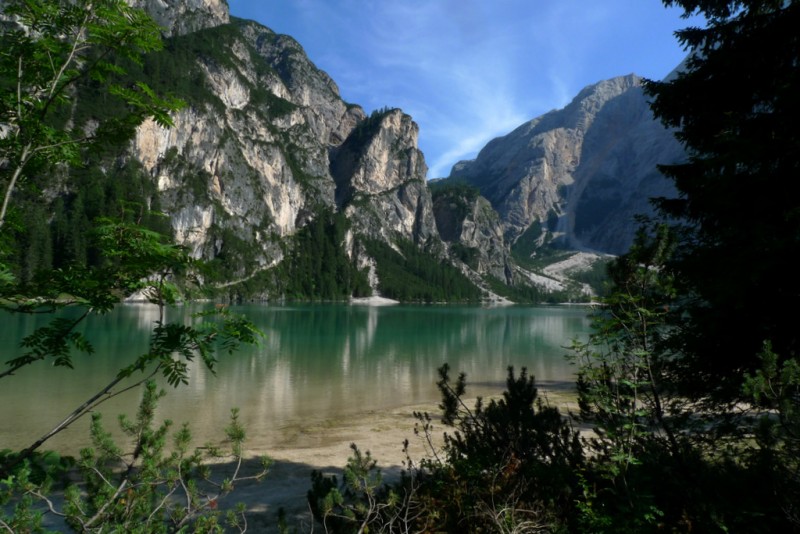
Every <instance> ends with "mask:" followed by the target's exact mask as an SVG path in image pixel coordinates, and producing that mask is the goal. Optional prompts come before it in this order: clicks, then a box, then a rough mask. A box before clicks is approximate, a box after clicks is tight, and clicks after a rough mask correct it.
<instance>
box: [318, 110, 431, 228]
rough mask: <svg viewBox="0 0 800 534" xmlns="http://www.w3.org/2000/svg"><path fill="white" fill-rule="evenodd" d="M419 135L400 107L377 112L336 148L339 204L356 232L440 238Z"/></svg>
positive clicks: (334, 172)
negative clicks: (418, 141) (418, 142)
mask: <svg viewBox="0 0 800 534" xmlns="http://www.w3.org/2000/svg"><path fill="white" fill-rule="evenodd" d="M418 134H419V127H418V126H417V124H416V123H415V122H414V121H413V120H411V117H409V116H408V115H406V114H405V113H403V112H402V111H400V110H399V109H395V110H391V111H385V112H376V113H375V114H374V115H373V116H371V117H370V118H369V119H367V120H366V121H364V122H363V123H361V124H359V125H358V126H357V127H356V129H355V130H353V132H352V134H351V135H350V137H349V138H348V139H347V140H346V141H345V143H344V144H343V145H342V146H341V147H340V148H338V149H334V150H333V151H332V161H331V172H332V175H333V178H334V180H335V183H336V203H337V205H338V206H339V208H340V209H345V212H346V214H347V216H348V218H349V219H351V220H352V221H354V222H355V227H356V231H358V232H360V233H362V234H364V235H367V236H370V237H373V238H380V239H384V240H390V239H391V238H392V237H400V238H403V239H407V240H411V241H414V242H415V243H424V242H427V241H428V240H430V239H438V234H437V233H436V227H435V223H434V220H433V206H432V202H431V198H430V193H429V191H428V188H427V185H426V183H425V175H426V173H427V166H426V165H425V158H424V156H423V155H422V152H420V150H419V148H418V146H417V138H418Z"/></svg>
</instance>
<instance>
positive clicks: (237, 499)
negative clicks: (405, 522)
mask: <svg viewBox="0 0 800 534" xmlns="http://www.w3.org/2000/svg"><path fill="white" fill-rule="evenodd" d="M539 395H540V397H541V398H542V400H543V401H544V402H545V404H547V405H550V406H555V407H556V408H558V409H559V410H560V411H562V412H563V413H565V414H566V413H569V412H570V411H572V412H575V411H576V410H577V399H576V393H575V391H574V390H570V389H567V388H565V387H559V386H558V385H555V386H554V387H552V388H544V387H541V386H540V387H539ZM500 397H501V395H492V396H489V397H485V398H484V400H485V401H488V400H491V399H496V398H500ZM476 400H477V397H470V398H469V399H466V402H467V405H469V406H472V405H474V403H475V401H476ZM415 411H416V412H426V411H427V412H428V413H429V414H431V418H432V420H433V430H434V435H433V437H434V441H435V442H436V443H437V445H440V444H441V442H442V434H443V433H444V432H445V431H449V430H450V428H449V427H445V426H444V425H443V424H442V423H441V418H440V417H439V413H440V410H439V408H438V405H437V404H435V403H430V404H421V405H408V406H401V407H397V408H394V409H391V410H387V411H377V410H368V411H364V412H362V413H359V414H354V415H352V416H348V417H342V418H340V419H336V420H332V421H325V422H318V423H317V424H312V425H308V426H306V425H304V426H302V427H300V425H297V426H298V428H297V431H298V439H296V440H294V441H293V442H292V443H286V444H285V445H282V446H279V447H274V448H273V449H272V450H270V451H266V452H267V455H268V456H269V457H270V458H271V459H272V460H273V462H274V463H273V465H272V467H271V468H270V471H269V473H268V474H267V476H266V478H265V479H264V480H263V481H262V482H261V483H247V484H243V485H241V486H239V487H237V488H236V491H234V492H233V493H232V494H230V495H229V496H227V497H226V498H225V503H224V506H235V505H236V504H237V503H244V504H245V505H246V506H247V515H248V523H249V524H252V525H253V526H254V527H255V529H256V530H257V531H258V532H278V529H277V514H278V510H279V509H280V508H283V509H284V511H285V512H286V519H287V521H288V524H289V527H290V528H294V527H296V528H297V529H298V531H299V532H308V531H310V530H312V518H311V513H310V511H309V510H308V505H307V498H306V495H307V492H308V490H309V489H311V473H312V471H314V470H316V471H321V472H323V473H325V474H327V475H333V476H336V478H337V480H338V481H339V482H341V480H342V471H343V468H344V466H345V465H346V463H347V459H348V458H349V457H350V456H351V455H352V450H351V448H350V444H351V443H355V444H356V445H357V446H358V448H359V450H360V451H361V452H362V453H366V452H367V451H369V452H370V454H371V455H372V458H373V459H374V460H376V461H377V467H378V468H379V469H380V470H381V473H382V474H383V477H384V480H389V481H391V480H392V479H395V478H397V477H399V476H400V473H401V471H402V470H403V469H405V467H406V465H405V461H406V456H405V454H404V452H403V441H404V440H406V439H407V440H408V442H409V446H408V454H409V456H410V458H411V459H412V460H413V461H414V462H415V463H417V462H419V460H421V459H422V458H424V457H425V456H426V455H427V453H428V451H426V445H425V443H424V441H423V438H422V437H421V436H416V435H415V434H414V424H415V422H416V419H415V418H414V416H413V413H414V412H415ZM245 446H246V447H247V444H245ZM245 454H246V457H247V458H248V459H249V460H251V461H252V460H254V459H256V458H257V457H258V456H259V455H260V454H261V451H257V450H255V449H253V448H247V449H246V452H245Z"/></svg>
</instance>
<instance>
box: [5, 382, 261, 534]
mask: <svg viewBox="0 0 800 534" xmlns="http://www.w3.org/2000/svg"><path fill="white" fill-rule="evenodd" d="M163 395H164V392H163V391H161V392H159V391H157V389H156V386H155V384H154V383H153V382H147V384H146V385H145V388H144V390H143V396H142V399H141V401H140V404H139V409H138V411H137V414H136V418H135V420H133V421H131V420H129V419H128V418H127V417H126V416H124V415H123V416H120V419H119V422H120V426H121V428H122V430H123V432H124V434H125V435H126V436H127V437H128V438H129V439H131V447H132V448H131V451H130V452H128V453H123V452H122V450H121V449H120V448H119V446H118V445H117V444H116V443H115V442H114V440H113V439H112V438H111V435H110V434H109V433H108V432H107V431H106V430H105V428H104V426H103V424H102V420H101V416H100V414H93V415H92V425H91V437H92V443H93V448H88V449H84V450H82V451H81V455H80V459H79V460H78V462H77V468H78V473H79V475H80V481H79V483H78V484H75V483H71V484H70V485H69V486H68V487H67V488H66V489H65V490H64V502H63V505H57V504H56V501H55V500H54V499H53V498H52V496H50V493H51V491H52V486H51V485H52V483H53V480H52V479H51V478H50V477H49V476H47V477H45V479H44V480H40V481H36V480H35V479H34V478H32V477H31V475H32V473H33V471H32V469H31V464H30V462H26V463H25V464H24V465H22V466H21V467H20V468H18V469H17V470H16V471H15V473H14V474H12V475H11V476H9V477H8V478H7V479H6V480H5V481H4V482H3V487H0V503H2V504H9V503H13V504H14V509H13V513H12V514H11V516H6V515H4V514H3V513H0V526H3V527H6V528H10V529H12V530H13V531H15V532H23V531H37V530H38V529H39V526H40V525H41V523H42V515H43V513H44V512H48V513H50V514H52V515H53V516H55V517H59V518H61V519H62V520H63V521H64V523H65V524H66V525H68V526H69V527H70V528H71V529H72V530H74V531H75V532H101V531H106V530H110V531H124V532H174V531H179V530H181V529H188V528H192V529H193V530H194V531H195V532H221V531H222V526H223V524H225V523H227V525H228V526H229V527H231V528H236V529H237V530H239V531H242V532H243V531H244V530H246V528H247V521H246V518H245V516H244V513H243V507H241V506H237V507H235V508H233V509H231V510H229V511H228V512H227V514H226V516H225V520H224V521H221V520H222V519H223V516H222V514H221V512H220V510H219V505H220V502H221V500H222V499H223V498H224V497H225V496H226V495H228V494H229V493H230V492H231V491H232V490H233V488H234V485H235V484H237V483H240V482H244V481H248V480H261V479H262V478H263V477H264V475H265V474H266V472H267V469H268V468H269V465H270V461H269V460H268V459H267V458H262V459H261V463H260V467H259V468H258V470H257V472H255V473H253V474H249V475H246V476H245V475H243V473H242V460H243V458H242V450H243V449H242V444H243V443H244V440H245V432H244V429H243V428H242V426H241V423H240V422H239V419H238V412H237V411H236V410H233V411H232V413H231V422H230V425H229V426H228V427H227V428H226V429H225V434H226V437H227V439H228V441H229V443H230V452H229V453H227V454H223V453H222V452H221V451H220V449H218V448H217V447H212V446H210V445H207V446H206V447H204V449H205V450H202V449H194V450H193V451H191V450H190V443H191V432H190V430H189V428H188V426H187V425H183V426H182V427H181V428H180V429H179V430H177V431H176V432H174V433H173V435H172V441H173V443H172V445H171V446H169V445H168V443H169V441H168V438H169V434H170V429H171V427H172V423H171V422H170V421H164V422H163V423H161V424H156V422H155V412H156V408H157V403H158V400H159V399H160V398H161V397H162V396H163ZM170 451H171V452H170ZM206 459H212V460H213V461H214V462H215V463H219V462H220V460H222V459H228V460H229V465H230V466H231V467H230V468H229V469H228V471H229V473H228V474H227V476H224V478H223V477H222V473H218V474H217V475H215V476H212V470H211V468H210V467H209V466H208V465H207V464H206V463H205V460H206ZM52 473H53V470H51V469H49V470H48V475H50V474H52ZM4 509H5V508H0V510H4Z"/></svg>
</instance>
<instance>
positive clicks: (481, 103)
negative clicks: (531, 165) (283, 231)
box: [229, 0, 697, 178]
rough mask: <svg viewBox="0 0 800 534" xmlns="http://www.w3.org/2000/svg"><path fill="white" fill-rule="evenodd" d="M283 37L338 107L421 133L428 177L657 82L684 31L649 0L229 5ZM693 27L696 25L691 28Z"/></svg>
mask: <svg viewBox="0 0 800 534" xmlns="http://www.w3.org/2000/svg"><path fill="white" fill-rule="evenodd" d="M229 4H230V10H231V14H232V15H234V16H237V17H240V18H246V19H253V20H257V21H258V22H260V23H262V24H263V25H265V26H267V27H268V28H271V29H272V30H274V31H276V32H278V33H284V34H288V35H291V36H292V37H294V38H295V39H297V41H299V42H300V44H301V45H302V46H303V48H304V49H305V51H306V53H307V54H308V56H309V57H310V58H311V60H312V61H313V62H314V63H315V64H316V65H317V66H318V67H319V68H321V69H322V70H324V71H326V72H327V73H328V74H330V75H331V77H332V78H333V79H334V81H335V82H336V83H337V85H338V86H339V89H340V91H341V94H342V98H344V99H345V100H346V101H348V102H352V103H354V104H359V105H361V106H363V107H364V109H365V111H366V112H367V113H369V112H371V111H372V110H374V109H378V108H382V107H385V106H386V107H392V108H393V107H399V108H401V109H403V111H405V112H406V113H408V114H409V115H411V116H412V117H413V118H414V120H415V121H416V122H417V123H418V124H419V126H420V139H419V144H420V148H421V149H422V151H423V152H424V154H425V160H426V162H427V163H428V166H429V168H430V170H429V173H428V176H429V178H437V177H442V176H447V175H448V174H449V173H450V168H451V167H452V165H453V164H454V163H456V162H457V161H459V160H462V159H471V158H474V157H475V155H476V154H477V152H478V151H479V150H480V149H481V148H482V147H483V146H484V145H485V144H486V143H487V142H488V141H489V140H491V139H493V138H495V137H497V136H500V135H504V134H506V133H508V132H510V131H511V130H512V129H514V128H515V127H517V126H519V125H520V124H522V123H524V122H526V121H528V120H530V119H532V118H534V117H537V116H539V115H542V114H543V113H546V112H547V111H550V110H552V109H557V108H561V107H563V106H564V105H566V104H567V103H568V102H569V101H570V100H571V99H572V98H573V97H574V96H575V95H577V93H578V92H579V91H580V90H581V89H582V88H583V87H585V86H587V85H590V84H593V83H596V82H598V81H600V80H604V79H607V78H612V77H614V76H620V75H625V74H630V73H636V74H639V75H641V76H645V77H647V78H653V79H661V78H663V77H665V76H666V75H667V74H668V73H669V72H670V71H671V70H672V69H673V68H674V67H676V66H677V65H678V64H679V63H680V61H681V60H682V59H683V58H684V56H685V55H686V53H685V51H684V50H682V48H681V47H680V45H679V44H678V42H677V40H676V39H675V37H674V35H673V32H674V31H675V30H676V29H679V28H684V27H686V26H687V25H689V22H687V21H686V20H684V19H681V18H680V14H681V11H680V10H677V9H666V8H665V7H664V6H663V4H662V3H661V2H660V1H659V0H277V1H274V0H229ZM695 23H697V22H695Z"/></svg>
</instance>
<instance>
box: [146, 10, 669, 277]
mask: <svg viewBox="0 0 800 534" xmlns="http://www.w3.org/2000/svg"><path fill="white" fill-rule="evenodd" d="M132 1H135V2H137V5H140V6H141V7H145V8H146V9H148V10H149V11H150V12H151V13H152V14H153V15H154V16H156V18H157V19H158V20H159V22H161V23H162V24H163V25H164V26H165V27H166V28H167V29H168V32H169V33H170V34H171V35H172V37H171V38H170V39H169V40H168V42H167V51H168V53H169V54H174V56H175V57H183V58H184V60H185V61H186V65H185V67H184V68H183V71H181V75H182V76H184V77H185V78H186V79H189V80H191V87H190V88H189V89H190V91H189V93H190V97H189V98H187V102H188V104H189V105H188V106H187V107H186V108H184V109H183V110H181V111H180V112H179V113H177V114H176V116H175V126H174V127H173V128H171V129H169V130H164V129H161V128H159V127H158V126H156V125H155V124H153V123H146V124H144V125H142V127H140V128H139V130H138V132H137V135H136V138H135V141H134V143H133V145H132V147H131V151H130V157H131V158H133V159H135V160H137V161H138V162H140V163H141V165H142V166H143V168H144V169H145V171H146V172H147V173H149V174H150V175H151V176H152V177H153V179H154V180H155V182H156V183H157V184H158V189H159V191H160V200H161V204H162V208H163V209H164V211H166V212H168V213H169V214H170V218H171V221H172V226H173V230H174V232H175V235H176V238H177V240H178V241H179V242H180V243H182V244H185V245H187V246H188V247H189V248H190V250H191V251H192V254H193V255H194V256H195V257H198V258H203V259H206V260H212V261H216V260H220V259H221V258H224V261H225V262H226V265H227V266H228V267H227V270H226V271H225V276H226V277H227V279H233V280H245V279H248V278H249V277H251V276H253V275H254V274H255V273H257V272H259V271H262V270H265V269H267V268H269V267H271V266H274V265H276V264H277V263H278V262H280V261H281V259H282V258H283V254H284V252H285V250H286V248H285V241H286V239H287V238H289V237H290V236H292V235H294V234H295V233H296V232H297V230H298V229H299V228H301V227H303V226H305V225H306V223H307V222H308V221H310V220H312V219H314V218H315V217H317V216H318V214H319V213H320V212H321V210H323V209H327V210H333V211H340V212H343V213H344V214H345V215H346V217H347V219H348V220H349V221H350V230H349V231H348V234H347V236H346V247H347V250H348V252H349V253H350V254H351V255H352V256H353V260H354V261H355V262H356V263H357V265H358V266H360V267H368V266H374V264H373V263H372V262H371V259H370V258H369V257H366V256H365V255H364V254H365V253H364V249H363V248H362V247H358V246H356V245H355V244H356V243H357V241H358V237H359V236H361V237H366V238H369V239H378V240H381V241H384V242H386V243H390V244H391V243H392V242H393V241H395V240H397V239H403V240H407V241H411V242H413V243H416V244H417V245H418V246H421V247H424V248H426V249H427V250H429V251H433V252H434V254H438V255H443V254H445V253H447V254H449V256H450V258H451V259H452V260H453V262H455V263H456V264H457V265H460V266H461V267H462V269H465V270H467V271H471V272H472V275H473V276H474V277H480V276H485V275H491V276H493V277H494V278H497V279H500V280H503V281H505V282H507V283H510V282H511V281H512V279H516V278H517V277H516V276H514V275H513V273H514V272H516V270H517V267H515V265H514V264H513V261H512V260H511V259H510V258H511V254H510V246H509V244H510V243H512V242H513V241H514V240H515V239H517V238H518V237H519V236H520V235H523V234H524V233H525V234H526V235H527V234H529V233H530V232H526V230H527V229H529V228H530V227H531V226H532V225H533V226H535V227H536V228H541V229H542V231H541V233H540V234H541V235H538V236H535V237H536V238H537V239H539V241H540V242H544V241H546V238H547V237H548V236H556V237H557V238H558V237H560V238H561V239H562V240H563V241H564V243H565V244H567V245H568V246H571V247H573V248H591V249H598V250H603V251H610V252H622V251H624V250H625V248H626V247H627V246H628V243H629V242H630V239H631V236H632V234H633V231H634V225H633V224H632V223H631V221H630V218H631V216H632V214H634V213H639V212H644V211H646V209H647V200H646V199H647V198H648V197H649V196H655V195H663V194H669V193H670V188H669V186H668V184H667V182H666V181H665V180H663V179H662V178H660V176H659V175H658V173H657V171H655V164H656V163H669V162H671V161H674V160H676V159H678V158H679V157H680V156H681V154H682V152H681V149H680V147H679V146H678V145H677V143H676V142H675V141H674V140H673V139H672V136H671V134H670V133H669V132H666V131H665V130H663V128H661V127H660V126H659V125H658V124H656V123H655V122H654V121H653V120H652V117H651V115H650V113H649V109H648V108H647V105H646V102H645V101H644V97H643V95H642V91H641V80H640V79H639V78H637V77H635V76H626V77H621V78H615V79H613V80H608V81H606V82H601V83H599V84H597V85H595V86H591V87H588V88H586V89H585V90H584V91H582V92H581V94H580V95H578V96H577V97H576V98H575V100H574V101H573V102H572V103H571V104H570V105H569V106H567V107H566V108H564V109H563V110H559V111H554V112H551V113H549V114H547V115H545V116H543V117H540V118H538V119H534V120H533V121H531V122H529V123H527V124H525V125H522V126H520V127H519V128H518V129H517V130H515V131H514V132H511V133H510V134H509V135H507V136H505V137H503V138H499V139H496V140H494V141H492V142H491V143H489V144H488V145H487V146H486V148H484V149H483V150H482V151H481V153H480V154H479V156H478V158H477V159H476V160H474V161H470V162H461V163H459V164H458V165H456V166H455V167H454V169H453V172H452V174H451V178H453V179H454V180H457V181H466V182H468V183H471V184H473V185H475V186H476V187H477V188H478V189H479V190H480V192H481V194H482V195H483V196H477V195H473V196H470V195H467V196H466V197H465V196H463V195H462V196H459V194H460V193H459V194H456V195H455V196H452V195H449V194H448V195H449V196H448V195H445V196H441V195H440V196H439V197H436V201H435V202H434V199H433V198H432V196H431V192H430V190H429V188H428V186H427V184H426V182H425V174H426V165H425V161H424V157H423V155H422V153H421V152H420V151H419V148H418V145H417V136H418V126H417V124H416V123H414V121H413V120H412V119H411V117H409V116H408V115H406V114H404V113H403V112H402V111H400V110H384V111H380V112H376V113H374V114H373V115H372V116H370V117H366V115H365V114H364V112H363V110H362V109H361V108H360V107H358V106H353V105H348V104H346V103H345V102H343V101H342V99H341V97H340V95H339V90H338V88H337V86H336V84H335V83H334V81H333V80H332V79H331V78H330V77H329V76H328V75H327V74H326V73H324V72H322V71H320V70H319V69H317V68H316V66H315V65H314V64H313V63H312V62H311V61H310V60H309V59H308V57H307V56H306V55H305V53H304V51H303V49H302V47H301V46H300V44H298V43H297V42H296V41H295V40H294V39H292V38H291V37H288V36H284V35H278V34H275V33H274V32H272V31H271V30H269V29H267V28H265V27H263V26H261V25H259V24H256V23H254V22H250V21H242V20H237V19H233V20H231V21H230V22H228V13H227V5H226V4H225V3H224V1H214V0H183V1H178V0H175V5H174V6H172V7H174V9H168V8H170V5H168V4H166V3H164V2H162V0H132ZM201 13H204V14H205V16H203V17H200V14H201ZM195 15H197V16H195ZM193 21H194V22H193ZM199 21H202V23H201V22H199ZM155 70H156V71H157V70H158V69H155ZM484 197H485V198H484ZM487 199H488V200H487ZM454 206H455V207H454ZM534 223H539V224H538V225H535V224H534ZM476 279H477V278H476ZM372 283H373V285H374V283H375V280H374V279H372Z"/></svg>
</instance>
